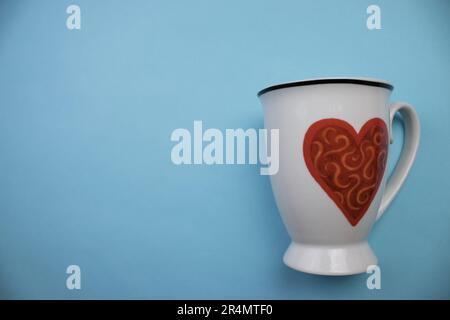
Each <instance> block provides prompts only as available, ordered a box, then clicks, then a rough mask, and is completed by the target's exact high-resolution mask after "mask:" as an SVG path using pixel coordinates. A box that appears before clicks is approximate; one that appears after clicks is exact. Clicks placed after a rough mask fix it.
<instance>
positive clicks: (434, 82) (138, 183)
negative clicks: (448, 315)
mask: <svg viewBox="0 0 450 320" xmlns="http://www.w3.org/2000/svg"><path fill="white" fill-rule="evenodd" d="M72 3H75V4H78V5H80V7H81V16H82V17H81V19H82V28H81V30H79V31H77V30H74V31H69V30H68V29H67V28H66V17H67V14H66V12H65V11H66V8H67V6H68V5H69V4H72ZM370 4H377V5H379V6H380V7H381V15H382V30H374V31H369V30H368V29H367V28H366V17H367V14H366V8H367V7H368V5H370ZM449 35H450V2H449V1H445V0H443V1H419V0H418V1H406V0H405V1H339V2H338V1H331V0H330V1H230V0H227V1H211V0H204V1H199V0H192V1H86V0H85V1H50V0H47V1H12V0H11V1H2V2H1V4H0V297H1V298H62V299H76V298H89V299H90V298H180V299H183V298H190V299H193V298H236V299H239V298H270V299H304V298H306V299H322V298H326V299H334V298H336V299H345V298H352V299H353V298H356V299H380V298H387V299H391V298H400V299H402V298H414V299H415V298H446V299H448V298H450V276H449V272H450V253H449V242H450V241H449V240H450V236H449V231H450V182H449V179H450V171H449V170H450V161H449V157H450V148H449V147H450V129H449V124H450V85H449V83H450V80H449V71H450V58H449V57H450V37H449ZM337 75H344V76H370V77H377V78H383V79H387V80H389V81H391V82H392V83H393V84H394V85H395V90H394V94H393V97H392V98H393V99H392V100H394V101H395V100H405V101H408V102H409V103H411V104H413V105H414V106H415V107H416V109H417V112H418V113H419V116H420V119H421V124H422V129H423V130H422V140H421V147H420V152H419V154H418V157H417V160H416V163H415V165H414V167H413V170H412V171H411V174H410V176H409V178H408V179H407V181H406V183H405V185H404V187H403V189H402V190H401V192H400V193H399V195H398V197H397V199H396V200H395V201H394V203H393V204H392V206H391V207H390V208H389V210H388V211H387V213H386V215H385V216H384V217H383V219H382V220H381V221H380V222H379V223H378V224H377V225H376V226H375V228H374V230H373V233H372V234H371V237H370V243H371V245H372V247H373V248H374V250H375V252H376V253H377V255H378V258H379V260H380V266H381V271H382V289H381V290H378V291H377V290H368V289H367V288H366V279H367V276H368V275H366V274H363V275H359V276H352V277H341V278H332V277H320V276H312V275H307V274H303V273H299V272H296V271H293V270H291V269H289V268H287V267H285V266H284V265H283V263H282V261H281V257H282V254H283V253H284V251H285V249H286V248H287V246H288V244H289V238H288V235H287V233H286V231H285V229H284V226H283V224H282V222H281V219H280V217H279V215H278V212H277V209H276V207H275V203H274V200H273V196H272V192H271V189H270V184H269V179H268V178H267V177H266V176H260V175H259V167H258V166H255V165H247V166H175V165H173V164H172V162H171V160H170V151H171V148H172V146H173V145H174V143H172V142H171V141H170V134H171V132H172V130H174V129H176V128H180V127H185V128H188V129H190V130H192V126H193V121H194V120H203V122H204V126H205V127H208V128H210V127H214V128H219V129H225V128H239V127H241V128H250V127H255V128H261V127H262V125H263V123H262V110H261V107H260V104H259V101H258V100H257V98H256V92H257V91H258V90H259V89H261V88H262V87H264V86H266V85H269V84H273V83H277V82H284V81H290V80H296V79H301V78H311V77H323V76H337ZM362 107H363V106H362ZM394 131H395V134H396V137H397V139H396V143H395V145H394V147H393V152H392V153H391V158H390V165H391V167H392V166H393V164H394V163H395V157H396V156H397V155H398V153H399V149H400V147H401V139H402V138H401V135H402V132H401V126H400V125H398V124H397V125H396V126H395V130H394ZM70 264H77V265H79V266H80V267H81V270H82V289H81V290H79V291H77V290H73V291H69V290H67V289H66V287H65V281H66V277H67V275H66V273H65V269H66V267H67V266H68V265H70Z"/></svg>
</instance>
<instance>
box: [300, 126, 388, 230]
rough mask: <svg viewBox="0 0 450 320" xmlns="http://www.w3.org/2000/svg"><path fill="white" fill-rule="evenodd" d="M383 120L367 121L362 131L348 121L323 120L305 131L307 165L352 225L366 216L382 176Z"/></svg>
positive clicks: (384, 156)
mask: <svg viewBox="0 0 450 320" xmlns="http://www.w3.org/2000/svg"><path fill="white" fill-rule="evenodd" d="M388 139H389V136H388V130H387V127H386V124H385V123H384V121H383V120H381V119H379V118H373V119H371V120H369V121H367V122H366V123H365V124H364V126H363V127H362V128H361V130H360V132H359V134H358V133H357V132H356V131H355V129H354V128H353V127H352V126H351V125H350V124H348V123H347V122H345V121H342V120H339V119H323V120H319V121H317V122H315V123H314V124H312V125H311V126H310V127H309V129H308V131H307V132H306V134H305V139H304V143H303V154H304V158H305V162H306V165H307V167H308V169H309V171H310V173H311V175H312V176H313V177H314V179H315V180H316V181H317V182H318V183H319V184H320V186H321V187H322V189H324V191H325V192H326V193H327V194H328V196H329V197H330V198H331V199H332V200H333V201H334V202H335V204H336V205H337V206H338V207H339V208H340V210H341V211H342V213H343V214H344V216H345V217H346V218H347V220H348V221H349V222H350V224H351V225H352V226H356V225H357V224H358V222H359V221H360V220H361V219H362V218H363V216H364V214H365V213H366V211H367V209H368V208H369V206H370V204H371V203H372V200H373V198H374V197H375V194H376V192H377V190H378V187H379V185H380V183H381V180H382V178H383V174H384V171H385V168H386V160H387V152H388Z"/></svg>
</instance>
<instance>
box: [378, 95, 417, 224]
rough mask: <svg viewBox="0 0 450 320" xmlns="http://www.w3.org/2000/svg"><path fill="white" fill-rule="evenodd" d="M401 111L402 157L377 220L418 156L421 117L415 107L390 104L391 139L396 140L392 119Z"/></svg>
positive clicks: (388, 184)
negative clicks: (402, 129) (402, 131)
mask: <svg viewBox="0 0 450 320" xmlns="http://www.w3.org/2000/svg"><path fill="white" fill-rule="evenodd" d="M397 112H399V113H400V115H401V116H402V120H403V124H404V132H405V134H404V137H405V138H404V143H403V148H402V152H401V155H400V159H399V160H398V162H397V165H396V167H395V169H394V171H393V172H392V174H391V176H390V177H389V179H388V181H387V184H386V190H385V192H384V195H383V198H382V199H381V205H380V209H379V211H378V214H377V218H376V220H378V219H380V218H381V216H382V215H383V213H384V211H385V210H386V209H387V207H388V206H389V205H390V204H391V202H392V200H393V199H394V198H395V196H396V195H397V192H398V191H399V190H400V188H401V186H402V184H403V182H405V179H406V176H407V175H408V173H409V170H410V169H411V167H412V164H413V162H414V159H415V157H416V153H417V148H418V147H419V140H420V123H419V117H418V116H417V113H416V111H415V110H414V108H413V107H412V106H411V105H409V104H407V103H405V102H397V103H393V104H391V105H390V106H389V132H390V134H389V136H390V137H389V141H390V143H393V142H394V137H393V132H392V121H393V120H394V116H395V114H396V113H397Z"/></svg>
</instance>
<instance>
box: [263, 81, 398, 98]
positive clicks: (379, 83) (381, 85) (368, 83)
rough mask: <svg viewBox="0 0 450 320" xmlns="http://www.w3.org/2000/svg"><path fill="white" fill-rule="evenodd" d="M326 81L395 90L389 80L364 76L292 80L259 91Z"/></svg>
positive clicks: (265, 91)
mask: <svg viewBox="0 0 450 320" xmlns="http://www.w3.org/2000/svg"><path fill="white" fill-rule="evenodd" d="M326 83H346V84H349V83H350V84H359V85H366V86H372V87H379V88H385V89H388V90H391V91H392V90H394V86H393V85H392V84H390V83H389V82H387V81H385V80H379V79H374V78H362V77H357V78H356V77H355V78H354V77H350V78H347V77H333V78H315V79H305V80H299V81H292V82H284V83H280V84H275V85H271V86H268V87H266V88H264V89H262V90H260V91H259V92H258V97H260V96H262V95H263V94H265V93H267V92H270V91H274V90H278V89H285V88H292V87H300V86H309V85H314V84H326Z"/></svg>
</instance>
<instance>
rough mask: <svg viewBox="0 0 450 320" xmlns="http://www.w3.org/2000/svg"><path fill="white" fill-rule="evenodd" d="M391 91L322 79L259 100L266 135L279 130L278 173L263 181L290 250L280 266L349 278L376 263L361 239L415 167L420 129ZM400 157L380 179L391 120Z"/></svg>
mask: <svg viewBox="0 0 450 320" xmlns="http://www.w3.org/2000/svg"><path fill="white" fill-rule="evenodd" d="M392 90H393V86H392V85H391V84H389V83H387V82H385V81H380V80H375V79H368V78H326V79H315V80H304V81H298V82H291V83H284V84H279V85H275V86H271V87H268V88H265V89H263V90H261V91H260V92H259V93H258V96H259V98H260V100H261V103H262V105H263V108H264V123H265V127H266V128H267V129H278V130H279V165H280V166H279V171H278V173H277V174H275V175H272V176H271V177H270V179H271V184H272V189H273V192H274V195H275V200H276V203H277V206H278V208H279V211H280V213H281V216H282V219H283V221H284V224H285V226H286V228H287V230H288V233H289V235H290V237H291V239H292V243H291V244H290V246H289V248H288V249H287V251H286V253H285V254H284V258H283V261H284V263H285V264H286V265H288V266H289V267H291V268H293V269H296V270H299V271H303V272H308V273H314V274H322V275H349V274H356V273H362V272H366V270H367V267H368V266H370V265H376V264H377V258H376V256H375V254H374V253H373V251H372V249H371V248H370V246H369V244H368V243H367V236H368V234H369V232H370V230H371V228H372V226H373V224H374V223H375V221H376V220H377V219H379V218H380V217H381V215H382V214H383V212H384V211H385V210H386V208H387V207H388V206H389V204H390V203H391V201H392V200H393V198H394V197H395V195H396V194H397V192H398V191H399V189H400V187H401V185H402V184H403V182H404V181H405V178H406V176H407V175H408V172H409V170H410V168H411V166H412V164H413V162H414V158H415V155H416V152H417V148H418V146H419V135H420V125H419V120H418V117H417V114H416V112H415V111H414V109H413V107H411V106H410V105H409V104H407V103H403V102H399V103H394V104H389V103H388V100H389V97H390V94H391V92H392ZM397 112H398V113H399V114H400V115H401V119H402V120H403V123H404V130H405V138H404V145H403V149H402V153H401V156H400V159H399V161H398V164H397V166H396V168H395V169H394V171H393V173H392V175H391V176H390V178H389V179H387V177H386V176H387V170H386V165H387V156H388V146H389V143H392V141H393V140H392V130H391V127H392V120H393V118H394V115H395V114H396V113H397Z"/></svg>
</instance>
